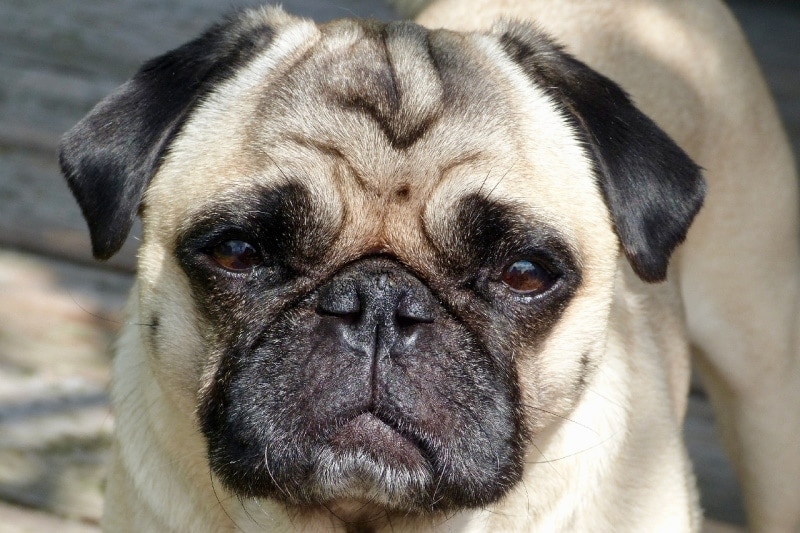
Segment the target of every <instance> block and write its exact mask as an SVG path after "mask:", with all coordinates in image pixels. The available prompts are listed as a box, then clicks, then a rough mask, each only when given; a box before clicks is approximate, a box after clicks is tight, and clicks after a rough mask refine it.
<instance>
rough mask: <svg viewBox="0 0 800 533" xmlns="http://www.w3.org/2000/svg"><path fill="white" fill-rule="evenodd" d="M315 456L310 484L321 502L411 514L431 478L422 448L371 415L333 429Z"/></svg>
mask: <svg viewBox="0 0 800 533" xmlns="http://www.w3.org/2000/svg"><path fill="white" fill-rule="evenodd" d="M315 455H316V458H315V461H314V465H313V467H312V469H311V475H310V482H311V483H310V485H311V486H313V487H316V490H315V492H316V494H315V499H316V500H320V501H334V500H335V501H340V502H341V501H352V502H365V503H369V504H370V505H387V506H391V507H394V508H405V509H407V510H411V509H415V508H419V506H420V505H421V504H422V502H421V501H419V500H420V496H422V495H424V494H427V492H428V488H429V485H430V483H431V480H432V477H433V474H432V465H431V461H430V460H429V457H428V454H427V453H426V451H425V448H424V444H423V443H422V442H417V440H416V439H415V438H414V437H413V436H411V435H409V434H408V433H407V432H404V431H401V430H399V429H398V428H397V427H396V426H395V425H394V424H393V423H391V422H390V421H386V420H383V419H382V418H381V417H379V416H378V415H376V414H374V413H372V412H365V413H362V414H359V415H357V416H355V417H354V418H352V419H350V420H348V421H346V422H344V423H343V424H342V425H341V426H339V427H337V428H336V429H335V430H334V431H333V433H332V434H331V435H330V437H329V438H328V439H327V442H326V444H323V445H322V446H320V447H319V448H318V450H317V453H316V454H315Z"/></svg>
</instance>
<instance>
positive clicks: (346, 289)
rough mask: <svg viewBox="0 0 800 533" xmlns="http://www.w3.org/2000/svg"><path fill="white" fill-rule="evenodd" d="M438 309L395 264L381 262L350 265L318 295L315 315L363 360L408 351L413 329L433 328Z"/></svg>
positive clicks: (417, 282) (419, 285)
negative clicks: (330, 322) (331, 326)
mask: <svg viewBox="0 0 800 533" xmlns="http://www.w3.org/2000/svg"><path fill="white" fill-rule="evenodd" d="M437 308H438V304H437V300H436V298H435V297H434V295H433V293H431V291H430V289H429V288H428V287H427V286H426V285H425V284H424V283H422V281H420V280H419V278H417V277H416V276H414V275H413V274H412V273H411V272H409V271H408V270H406V269H405V268H404V267H403V266H402V265H400V264H399V263H395V262H394V261H390V260H384V259H371V260H364V261H361V262H358V263H355V264H353V265H350V267H348V268H347V269H346V270H345V271H343V272H342V273H340V274H338V275H337V276H335V277H334V278H333V279H331V280H330V281H329V282H328V283H327V284H326V285H324V286H323V287H322V288H321V289H320V292H319V300H318V303H317V312H318V314H320V315H322V316H323V317H328V318H329V319H331V320H333V321H334V322H335V324H336V329H337V332H338V333H337V334H338V335H340V336H341V340H342V341H343V342H344V344H345V345H346V346H347V347H348V348H350V349H351V350H353V351H356V352H361V353H363V354H364V355H368V356H373V355H382V354H386V355H397V354H401V353H406V352H407V351H408V350H409V349H413V346H414V341H415V339H416V335H417V332H418V326H420V325H423V324H430V323H433V322H434V320H435V316H436V310H437Z"/></svg>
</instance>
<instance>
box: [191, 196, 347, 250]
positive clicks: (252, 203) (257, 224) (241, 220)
mask: <svg viewBox="0 0 800 533" xmlns="http://www.w3.org/2000/svg"><path fill="white" fill-rule="evenodd" d="M340 230H341V227H340V226H337V225H334V224H331V223H330V218H329V217H325V216H320V214H319V213H318V207H317V206H316V205H315V202H314V201H313V199H312V197H311V193H310V192H309V191H308V189H307V188H306V187H305V186H304V185H302V184H301V183H298V182H296V181H292V182H289V183H284V184H281V185H278V186H260V187H256V188H254V189H251V190H249V191H244V192H237V193H236V194H235V195H232V196H231V197H227V198H224V199H222V200H220V201H218V202H217V203H215V204H213V205H212V206H209V207H207V208H206V209H205V210H204V212H203V213H202V214H200V215H198V216H197V217H196V218H194V219H193V220H192V221H191V226H189V227H188V228H187V229H186V230H185V231H184V232H182V233H181V234H180V235H179V238H178V241H177V251H178V254H179V255H180V254H181V253H192V251H193V250H197V249H199V248H202V247H203V246H204V245H208V244H210V243H209V241H213V240H214V239H219V238H223V237H225V236H230V235H240V236H241V237H250V238H254V239H255V240H256V241H257V243H258V244H259V245H260V246H261V247H262V248H263V249H264V250H266V251H267V252H268V253H270V254H274V255H275V256H276V257H279V258H281V259H282V260H286V261H289V262H304V261H313V260H315V259H319V258H320V257H322V256H323V255H324V254H325V252H326V250H328V248H329V247H330V246H331V244H332V243H333V242H334V240H335V239H336V236H337V235H338V233H339V231H340Z"/></svg>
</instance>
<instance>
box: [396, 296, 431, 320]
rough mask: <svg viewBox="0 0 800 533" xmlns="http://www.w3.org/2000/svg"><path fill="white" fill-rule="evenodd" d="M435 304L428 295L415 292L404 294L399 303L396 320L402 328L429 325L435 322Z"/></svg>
mask: <svg viewBox="0 0 800 533" xmlns="http://www.w3.org/2000/svg"><path fill="white" fill-rule="evenodd" d="M433 307H434V306H433V302H432V301H431V298H430V297H429V296H428V295H418V294H415V291H408V292H406V293H405V294H403V296H402V298H400V301H399V302H398V303H397V309H396V310H395V320H396V321H397V325H398V326H400V327H408V326H413V325H416V324H420V323H423V324H429V323H431V322H433V321H434V312H433Z"/></svg>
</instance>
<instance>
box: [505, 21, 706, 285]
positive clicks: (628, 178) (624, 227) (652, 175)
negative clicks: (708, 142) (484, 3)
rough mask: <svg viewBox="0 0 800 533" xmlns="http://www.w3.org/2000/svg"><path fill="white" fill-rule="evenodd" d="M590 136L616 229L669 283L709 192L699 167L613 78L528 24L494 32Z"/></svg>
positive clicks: (642, 273)
mask: <svg viewBox="0 0 800 533" xmlns="http://www.w3.org/2000/svg"><path fill="white" fill-rule="evenodd" d="M495 34H496V35H497V37H498V39H499V41H500V44H501V45H502V47H503V49H504V51H505V52H506V54H508V56H509V57H510V58H511V59H512V60H513V61H514V62H516V63H517V64H518V65H519V66H520V67H521V68H522V70H523V71H524V72H525V74H526V75H527V76H528V77H529V78H530V80H531V82H532V83H534V84H536V85H537V86H538V87H540V88H541V89H543V90H544V91H546V92H547V93H548V94H549V95H550V96H551V97H552V98H553V99H554V100H555V102H556V103H557V104H558V105H559V106H560V107H561V108H562V110H563V112H564V114H565V115H566V116H567V117H568V118H569V120H571V122H572V123H573V125H574V127H575V129H576V131H577V132H579V134H580V135H581V136H582V137H583V141H584V143H585V145H586V147H587V149H588V151H589V152H590V155H591V157H592V158H593V162H594V165H595V170H596V175H597V179H598V182H599V183H598V184H599V186H600V190H601V191H602V193H603V197H604V199H605V202H606V205H607V206H608V209H609V211H610V213H611V217H612V220H613V222H614V227H615V231H616V233H617V236H618V237H619V240H620V242H621V243H622V247H623V250H624V252H625V255H626V256H627V258H628V260H629V261H630V263H631V265H632V267H633V269H634V270H635V271H636V273H637V274H638V275H639V277H641V278H642V279H644V280H646V281H650V282H655V281H662V280H664V279H665V278H666V275H667V265H668V262H669V258H670V255H671V254H672V251H673V250H674V249H675V247H676V246H678V245H679V244H680V243H681V242H683V240H684V238H685V237H686V233H687V231H688V230H689V225H690V224H691V222H692V220H693V219H694V217H695V215H696V214H697V212H698V211H699V209H700V207H701V205H702V203H703V198H704V196H705V181H704V180H703V177H702V175H701V172H700V168H699V167H698V166H697V165H696V164H695V163H694V162H693V161H692V160H691V159H690V158H689V156H688V155H686V153H685V152H684V151H683V150H681V149H680V148H679V147H678V145H677V144H675V142H674V141H672V139H670V138H669V137H668V136H667V134H666V133H664V132H663V131H662V130H661V129H660V128H659V127H658V126H657V125H656V124H655V123H654V122H653V121H652V120H650V119H649V118H648V117H646V116H645V115H644V114H643V113H642V112H640V111H639V110H638V109H636V107H634V105H633V104H632V103H631V101H630V99H629V98H628V96H627V95H626V94H625V92H624V91H623V90H622V89H621V88H620V87H619V86H618V85H616V84H615V83H614V82H612V81H611V80H609V79H608V78H606V77H605V76H603V75H601V74H599V73H598V72H596V71H594V70H592V69H591V68H589V67H588V66H586V65H585V64H583V63H581V62H580V61H578V60H577V59H575V58H574V57H572V56H570V55H569V54H567V53H566V52H564V51H563V50H562V49H561V48H560V47H559V46H558V45H556V44H554V43H553V42H552V41H551V40H550V39H549V38H547V37H546V36H544V35H543V34H542V33H540V32H539V31H537V30H536V29H534V28H533V27H531V26H530V25H527V24H522V23H506V24H504V25H502V26H501V27H499V28H497V29H496V30H495Z"/></svg>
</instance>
